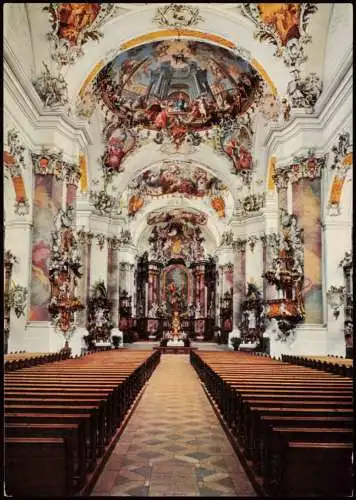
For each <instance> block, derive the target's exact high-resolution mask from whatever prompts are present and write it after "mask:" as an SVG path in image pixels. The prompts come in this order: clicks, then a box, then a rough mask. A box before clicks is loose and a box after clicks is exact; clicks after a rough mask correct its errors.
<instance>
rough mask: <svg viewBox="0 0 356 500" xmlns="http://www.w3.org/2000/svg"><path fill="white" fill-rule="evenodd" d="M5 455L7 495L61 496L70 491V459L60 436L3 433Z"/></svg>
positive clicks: (71, 463)
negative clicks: (28, 435)
mask: <svg viewBox="0 0 356 500" xmlns="http://www.w3.org/2000/svg"><path fill="white" fill-rule="evenodd" d="M5 456H6V475H5V480H6V491H7V493H8V494H11V495H13V496H15V497H20V496H23V495H24V492H25V491H26V492H27V495H26V496H29V494H30V495H31V496H32V497H34V498H36V497H41V496H47V495H48V496H54V497H58V496H59V497H63V498H64V497H65V496H67V495H68V492H72V480H71V478H72V477H73V461H72V456H71V450H70V449H68V448H66V442H65V440H64V439H63V438H61V437H7V436H5ZM18 471H21V482H20V481H19V480H18V478H19V474H18ZM38 471H42V474H38ZM10 492H11V493H10ZM44 492H46V493H44Z"/></svg>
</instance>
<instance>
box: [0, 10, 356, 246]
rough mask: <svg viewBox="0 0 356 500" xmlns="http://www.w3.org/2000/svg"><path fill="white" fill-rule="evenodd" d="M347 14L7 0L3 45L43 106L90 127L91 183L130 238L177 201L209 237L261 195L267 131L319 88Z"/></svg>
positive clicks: (333, 64)
mask: <svg viewBox="0 0 356 500" xmlns="http://www.w3.org/2000/svg"><path fill="white" fill-rule="evenodd" d="M351 18H352V16H351V11H350V16H348V15H347V9H343V10H342V9H340V8H339V7H338V6H337V5H334V4H316V3H309V4H215V3H209V4H204V5H203V4H202V5H199V6H198V5H188V4H151V3H124V4H120V3H118V4H112V3H92V4H60V3H59V4H55V3H51V4H19V5H15V4H7V6H6V9H5V23H4V26H5V52H7V53H9V52H11V53H12V54H13V55H14V56H15V58H17V60H18V61H19V63H20V65H21V71H22V72H23V74H24V78H29V79H31V80H32V82H33V84H34V86H35V88H36V90H37V92H38V94H39V95H40V97H41V98H42V100H43V102H44V105H45V107H46V106H47V107H49V108H50V109H57V108H56V105H61V106H64V108H65V109H67V110H68V113H70V114H71V116H72V117H73V118H74V119H76V120H79V121H85V122H87V124H88V127H89V131H90V136H91V145H90V146H89V148H88V151H87V156H88V165H89V180H90V189H91V190H94V191H105V192H107V193H110V194H111V195H114V196H116V197H122V203H121V205H122V207H124V213H126V214H128V218H129V220H130V224H131V228H132V232H133V234H134V239H135V240H136V242H139V240H140V238H141V237H142V236H143V235H144V234H146V233H147V234H149V232H150V228H149V224H147V220H148V219H147V218H149V217H151V215H150V214H151V212H152V211H154V212H155V213H157V212H159V211H160V212H163V213H166V212H167V211H169V209H170V208H172V206H173V205H177V207H178V208H179V209H180V210H183V211H187V212H191V213H193V211H194V210H199V211H200V212H202V213H205V214H206V215H207V218H208V224H206V226H205V229H204V231H205V232H207V234H206V240H207V241H212V242H213V241H214V240H215V243H217V242H218V239H219V235H221V234H222V232H223V231H224V229H225V228H226V227H227V224H228V223H229V220H230V218H231V215H232V211H233V208H234V202H235V201H236V200H237V199H239V198H241V197H244V196H247V195H248V194H251V193H257V194H258V193H261V192H262V191H264V190H265V189H266V178H267V158H266V157H265V154H264V151H263V141H264V133H265V130H266V127H267V125H268V126H269V127H270V126H271V124H273V123H274V124H275V126H277V127H282V128H283V126H286V125H287V123H288V116H287V114H288V113H287V112H286V108H288V106H289V107H298V106H297V104H298V102H299V104H300V99H301V97H300V96H299V101H298V102H297V97H296V94H297V91H299V94H300V93H301V92H300V91H301V90H303V89H307V86H308V84H309V86H310V85H315V88H314V87H313V88H312V89H309V91H310V92H309V94H311V93H312V92H316V94H318V95H317V97H318V96H319V94H320V91H321V89H322V88H323V85H324V89H325V85H326V84H328V83H329V82H330V81H331V80H332V75H333V72H334V71H335V70H336V69H337V64H338V61H339V60H340V59H342V57H343V56H344V55H345V54H346V53H347V51H348V50H351V48H352V40H345V41H344V42H343V46H339V47H337V46H335V41H336V40H337V39H338V38H337V37H338V36H339V35H340V33H341V32H342V29H343V28H342V26H343V24H344V26H345V23H350V22H352V19H351ZM338 51H339V52H340V54H338ZM341 56H342V57H341ZM310 73H314V74H315V77H313V78H312V84H310V79H309V80H307V78H308V75H310ZM298 78H299V81H302V82H304V83H303V85H304V86H301V84H299V83H298ZM50 79H52V80H51V81H52V84H53V85H54V86H55V87H56V89H57V94H56V96H54V97H53V100H54V105H53V102H49V100H48V97H47V98H46V97H45V90H46V88H47V87H46V85H48V81H49V80H50ZM303 79H304V80H303ZM318 79H319V81H320V83H318V81H317V80H318ZM308 82H309V83H308ZM315 89H316V90H315ZM305 92H306V91H305ZM42 94H43V95H42ZM302 94H303V92H302ZM302 97H303V96H302ZM56 99H57V101H58V102H55V100H56ZM311 99H312V98H311ZM305 101H306V98H305ZM315 101H316V99H315ZM304 104H305V103H304ZM308 104H310V103H309V102H306V105H305V106H304V107H307V105H308ZM313 105H314V103H313V102H312V101H311V105H310V107H311V108H312V107H313ZM287 111H288V110H287ZM204 183H205V184H204ZM208 233H209V234H208ZM148 237H149V236H147V238H148ZM147 238H146V239H147Z"/></svg>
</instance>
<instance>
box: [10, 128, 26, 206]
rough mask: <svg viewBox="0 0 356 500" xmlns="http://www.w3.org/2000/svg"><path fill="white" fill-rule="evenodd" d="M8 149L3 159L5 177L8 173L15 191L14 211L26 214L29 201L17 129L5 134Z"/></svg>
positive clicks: (22, 147) (22, 154)
mask: <svg viewBox="0 0 356 500" xmlns="http://www.w3.org/2000/svg"><path fill="white" fill-rule="evenodd" d="M7 146H8V151H6V150H5V151H4V155H3V161H4V166H5V167H6V169H5V177H6V176H7V174H9V175H10V177H11V180H12V184H13V187H14V191H15V197H16V200H15V203H14V211H15V213H16V214H17V215H27V214H28V213H29V211H30V203H29V200H28V198H27V194H26V187H25V181H24V178H23V175H22V170H24V169H26V163H25V155H24V153H25V151H26V147H25V146H24V145H23V144H22V142H21V139H20V135H19V132H18V130H16V129H11V130H9V131H8V136H7Z"/></svg>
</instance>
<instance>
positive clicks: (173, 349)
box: [153, 345, 198, 354]
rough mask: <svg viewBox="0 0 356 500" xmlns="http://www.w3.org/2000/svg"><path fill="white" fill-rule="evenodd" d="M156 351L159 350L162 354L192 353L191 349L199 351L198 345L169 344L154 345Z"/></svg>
mask: <svg viewBox="0 0 356 500" xmlns="http://www.w3.org/2000/svg"><path fill="white" fill-rule="evenodd" d="M153 350H154V351H159V352H160V353H161V354H190V353H191V351H197V350H198V348H197V347H185V346H184V345H181V346H167V347H161V346H160V347H154V348H153Z"/></svg>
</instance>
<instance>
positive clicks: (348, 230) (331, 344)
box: [323, 217, 352, 356]
mask: <svg viewBox="0 0 356 500" xmlns="http://www.w3.org/2000/svg"><path fill="white" fill-rule="evenodd" d="M345 252H351V253H352V224H351V223H350V222H349V221H345V220H344V221H343V220H340V218H339V217H330V218H327V219H326V222H325V229H324V252H323V254H324V255H323V256H324V259H323V274H324V279H323V282H324V283H325V286H324V289H323V296H324V304H325V305H326V308H325V310H326V318H325V320H326V323H327V328H328V354H335V355H339V356H345V337H344V311H343V308H341V310H340V315H339V317H338V318H337V319H335V318H334V316H333V312H332V308H331V307H330V306H329V305H328V304H327V302H326V292H327V290H328V289H329V288H330V287H331V285H334V286H337V287H339V286H343V285H344V274H343V270H342V268H341V267H339V263H340V261H341V260H342V259H343V257H344V255H345Z"/></svg>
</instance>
